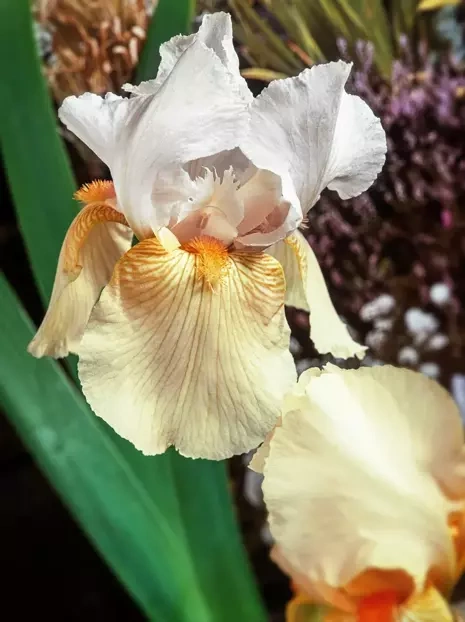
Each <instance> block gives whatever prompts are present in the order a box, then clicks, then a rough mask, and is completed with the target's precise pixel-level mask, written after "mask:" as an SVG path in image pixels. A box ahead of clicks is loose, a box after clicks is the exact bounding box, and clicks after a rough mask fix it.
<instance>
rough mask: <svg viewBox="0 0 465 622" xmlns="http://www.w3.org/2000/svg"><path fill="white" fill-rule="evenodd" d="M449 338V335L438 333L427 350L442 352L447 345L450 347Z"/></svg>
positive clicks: (430, 341) (429, 342)
mask: <svg viewBox="0 0 465 622" xmlns="http://www.w3.org/2000/svg"><path fill="white" fill-rule="evenodd" d="M449 341H450V340H449V337H448V336H447V335H443V334H442V333H437V334H436V335H433V336H432V337H431V339H430V340H429V341H428V344H427V348H426V349H427V350H442V349H443V348H445V347H446V346H447V345H449Z"/></svg>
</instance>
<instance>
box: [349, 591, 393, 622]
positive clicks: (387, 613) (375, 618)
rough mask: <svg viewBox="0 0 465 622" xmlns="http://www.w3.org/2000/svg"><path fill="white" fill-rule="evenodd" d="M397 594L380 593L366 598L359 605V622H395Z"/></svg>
mask: <svg viewBox="0 0 465 622" xmlns="http://www.w3.org/2000/svg"><path fill="white" fill-rule="evenodd" d="M396 608H397V595H396V593H395V592H378V593H377V594H372V595H371V596H367V597H366V598H364V599H363V600H362V601H361V602H360V603H359V605H358V611H357V622H395V618H394V613H395V610H396Z"/></svg>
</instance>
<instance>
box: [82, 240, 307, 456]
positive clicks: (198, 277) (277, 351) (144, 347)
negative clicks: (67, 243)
mask: <svg viewBox="0 0 465 622" xmlns="http://www.w3.org/2000/svg"><path fill="white" fill-rule="evenodd" d="M196 244H197V247H196V248H197V251H198V252H195V250H196V249H195V248H194V247H192V248H190V250H189V251H188V250H185V249H177V250H174V251H172V252H170V253H168V252H166V251H165V250H164V248H163V247H162V246H161V245H160V244H159V243H158V241H157V240H155V239H151V240H145V241H144V242H141V243H140V244H138V245H137V246H135V247H134V248H133V249H131V251H129V253H127V254H126V255H125V256H124V257H123V258H122V260H121V261H120V262H119V263H118V265H117V267H116V269H115V272H114V276H113V278H112V281H111V282H110V284H109V285H108V287H107V288H105V290H104V291H103V293H102V295H101V297H100V301H99V302H98V304H97V305H96V307H95V309H94V312H93V314H92V316H91V319H90V322H89V324H88V327H87V329H86V333H85V336H84V339H83V342H82V345H81V348H80V364H79V375H80V378H81V382H82V387H83V391H84V394H85V396H86V398H87V400H88V402H89V404H90V405H91V407H92V408H93V410H94V412H95V413H96V414H97V415H99V416H100V417H102V418H103V419H104V420H105V421H107V423H109V424H110V425H111V426H112V427H113V428H114V429H115V430H116V431H117V432H118V433H119V434H120V435H121V436H123V437H124V438H127V439H128V440H130V441H131V442H132V443H134V445H135V446H136V447H137V448H138V449H140V450H141V451H143V452H144V453H146V454H158V453H161V452H163V451H165V450H166V448H167V447H169V446H170V445H174V446H175V447H176V448H177V449H178V450H179V451H180V453H182V454H183V455H186V456H190V457H196V458H198V457H202V458H210V459H222V458H226V457H229V456H231V455H233V454H238V453H242V452H245V451H248V450H250V449H251V448H252V447H256V446H257V445H258V444H259V443H260V442H261V441H262V440H263V438H264V436H265V435H266V433H267V432H269V430H270V429H271V428H272V427H273V425H274V423H275V421H276V418H277V416H278V414H279V407H280V401H281V398H282V396H283V394H284V392H285V391H286V390H287V389H288V388H290V386H291V385H292V383H293V382H294V381H295V368H294V365H293V361H292V357H291V355H290V353H289V351H288V346H289V328H288V326H287V324H286V321H285V317H284V308H283V307H284V277H283V273H282V269H281V267H280V265H279V263H278V262H277V261H276V260H275V259H273V258H272V257H269V256H268V255H265V254H245V253H227V251H226V249H224V248H223V250H222V249H221V247H220V246H219V243H218V242H216V241H215V240H210V241H209V239H208V238H206V239H205V241H204V242H203V244H204V245H205V247H206V248H207V250H208V247H210V251H212V252H211V253H210V255H208V253H206V254H202V252H201V251H202V247H201V241H197V243H196ZM215 245H216V246H215ZM215 248H216V254H215V252H213V251H215ZM215 271H216V272H215ZM213 274H216V275H217V277H218V278H217V279H216V281H213V280H212V279H208V277H209V275H210V276H211V275H213Z"/></svg>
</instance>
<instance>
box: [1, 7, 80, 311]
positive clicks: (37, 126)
mask: <svg viewBox="0 0 465 622" xmlns="http://www.w3.org/2000/svg"><path fill="white" fill-rule="evenodd" d="M0 72H1V76H2V78H1V80H0V118H1V124H0V145H1V149H2V152H3V158H4V162H5V166H6V172H7V176H8V181H9V184H10V188H11V191H12V194H13V198H14V202H15V205H16V211H17V215H18V220H19V225H20V228H21V231H22V234H23V236H24V240H25V242H26V247H27V251H28V254H29V259H30V260H31V265H32V269H33V271H34V276H35V278H36V281H37V285H38V287H39V291H40V294H41V296H42V299H43V301H44V302H46V301H47V300H48V299H49V296H50V293H51V291H52V285H53V280H54V277H55V268H56V264H57V258H58V254H59V252H60V247H61V243H62V241H63V238H64V236H65V233H66V230H67V228H68V226H69V224H70V222H71V220H72V219H73V217H74V216H75V214H76V213H77V204H76V202H75V201H73V198H72V197H73V192H74V190H75V182H74V179H73V175H72V172H71V169H70V167H69V163H68V158H67V155H66V151H65V149H64V146H63V143H62V140H61V138H60V136H59V135H58V131H57V123H56V117H55V114H54V111H53V107H52V103H51V100H50V97H49V94H48V92H47V86H46V84H45V81H44V79H43V77H42V73H41V67H40V61H39V58H38V54H37V50H36V43H35V39H34V35H33V30H32V20H31V16H30V7H29V2H28V1H27V0H14V1H13V2H12V1H11V0H0Z"/></svg>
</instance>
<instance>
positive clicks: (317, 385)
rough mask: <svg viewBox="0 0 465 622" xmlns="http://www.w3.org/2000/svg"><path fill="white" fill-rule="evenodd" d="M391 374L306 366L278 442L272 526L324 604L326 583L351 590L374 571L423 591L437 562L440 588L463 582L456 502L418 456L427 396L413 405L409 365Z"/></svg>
mask: <svg viewBox="0 0 465 622" xmlns="http://www.w3.org/2000/svg"><path fill="white" fill-rule="evenodd" d="M384 371H385V374H386V375H385V377H383V381H382V382H381V381H380V380H379V378H378V376H377V374H376V370H374V369H370V368H365V369H359V370H340V369H338V368H336V367H335V366H333V365H328V366H327V367H326V368H325V370H324V371H322V372H319V373H315V371H311V372H310V373H308V374H307V373H306V372H304V374H302V376H301V378H300V380H299V383H298V387H297V390H296V395H295V396H294V398H293V399H292V400H290V401H287V402H286V403H285V407H284V412H283V419H282V425H281V426H280V427H278V428H276V430H275V433H274V435H273V437H272V439H271V442H270V447H269V455H268V457H267V458H266V464H265V468H264V475H265V477H264V483H263V492H264V497H265V502H266V504H267V508H268V511H269V522H270V528H271V532H272V535H273V537H274V538H275V541H276V542H277V544H278V546H279V549H280V551H281V553H282V555H283V556H284V558H285V559H286V560H287V562H288V564H289V566H291V567H292V568H294V569H295V570H296V572H298V573H299V574H300V575H302V576H304V577H306V579H307V580H308V582H309V586H307V585H306V586H305V587H306V591H307V593H309V595H310V596H311V597H315V598H316V600H317V602H322V601H321V600H320V598H321V588H320V586H321V585H326V586H328V587H329V588H344V589H348V586H349V585H350V584H351V582H354V580H355V579H356V578H357V577H359V576H360V575H362V574H363V573H364V572H365V571H366V570H369V569H375V570H376V569H377V570H381V571H395V570H401V571H404V572H405V573H406V574H407V575H409V576H410V577H411V578H412V580H413V583H414V586H415V592H416V593H417V594H420V593H422V592H423V589H424V588H425V585H426V583H427V581H428V579H429V573H430V571H431V570H432V569H433V568H434V574H435V582H436V585H438V584H439V585H440V588H441V589H444V590H447V589H448V588H450V585H451V582H453V580H454V579H455V576H454V574H455V565H456V562H455V551H454V548H453V543H452V538H451V536H450V532H449V527H448V517H449V513H450V511H451V509H452V507H453V504H452V503H451V502H450V501H449V500H448V499H447V498H446V497H445V496H444V495H443V494H442V492H441V490H440V488H439V487H438V486H437V483H436V480H435V477H434V474H432V473H430V472H428V471H427V470H426V469H425V467H424V460H423V459H419V455H420V453H419V451H418V444H419V443H420V442H421V441H420V439H421V438H424V436H425V433H424V431H423V430H422V427H421V426H425V425H428V424H427V423H426V422H425V420H424V419H423V420H422V418H421V417H420V420H417V414H418V411H419V407H420V406H421V405H422V404H424V402H425V401H426V400H427V396H426V397H425V398H423V399H422V400H421V402H420V403H418V402H415V404H414V403H413V401H411V400H410V399H409V398H408V397H407V396H406V395H403V393H402V386H404V385H402V383H400V384H399V380H400V376H401V375H402V374H404V373H405V372H404V371H403V370H398V369H396V368H393V367H385V368H384ZM373 372H375V373H373ZM411 373H413V372H411ZM409 378H410V376H409ZM405 386H406V385H405ZM399 387H401V390H400V392H399V391H398V388H399ZM402 397H404V399H402ZM437 405H438V404H437ZM444 406H445V408H448V403H447V400H446V401H445V402H444ZM435 416H436V418H437V420H438V421H437V422H435V423H434V426H432V427H433V428H437V426H440V425H441V423H442V425H445V423H446V421H445V420H444V418H443V411H442V409H441V408H437V409H436V411H435ZM456 417H457V418H458V417H459V415H458V414H457V415H456ZM446 419H447V418H446ZM431 424H432V420H429V426H430V427H431ZM352 585H353V583H352ZM312 586H314V587H315V590H314V593H312ZM359 587H360V585H359ZM347 594H349V593H348V592H347ZM361 596H362V593H360V591H359V592H358V597H361ZM333 604H334V605H335V606H338V604H336V603H333ZM339 606H340V604H339ZM343 608H344V607H343Z"/></svg>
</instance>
